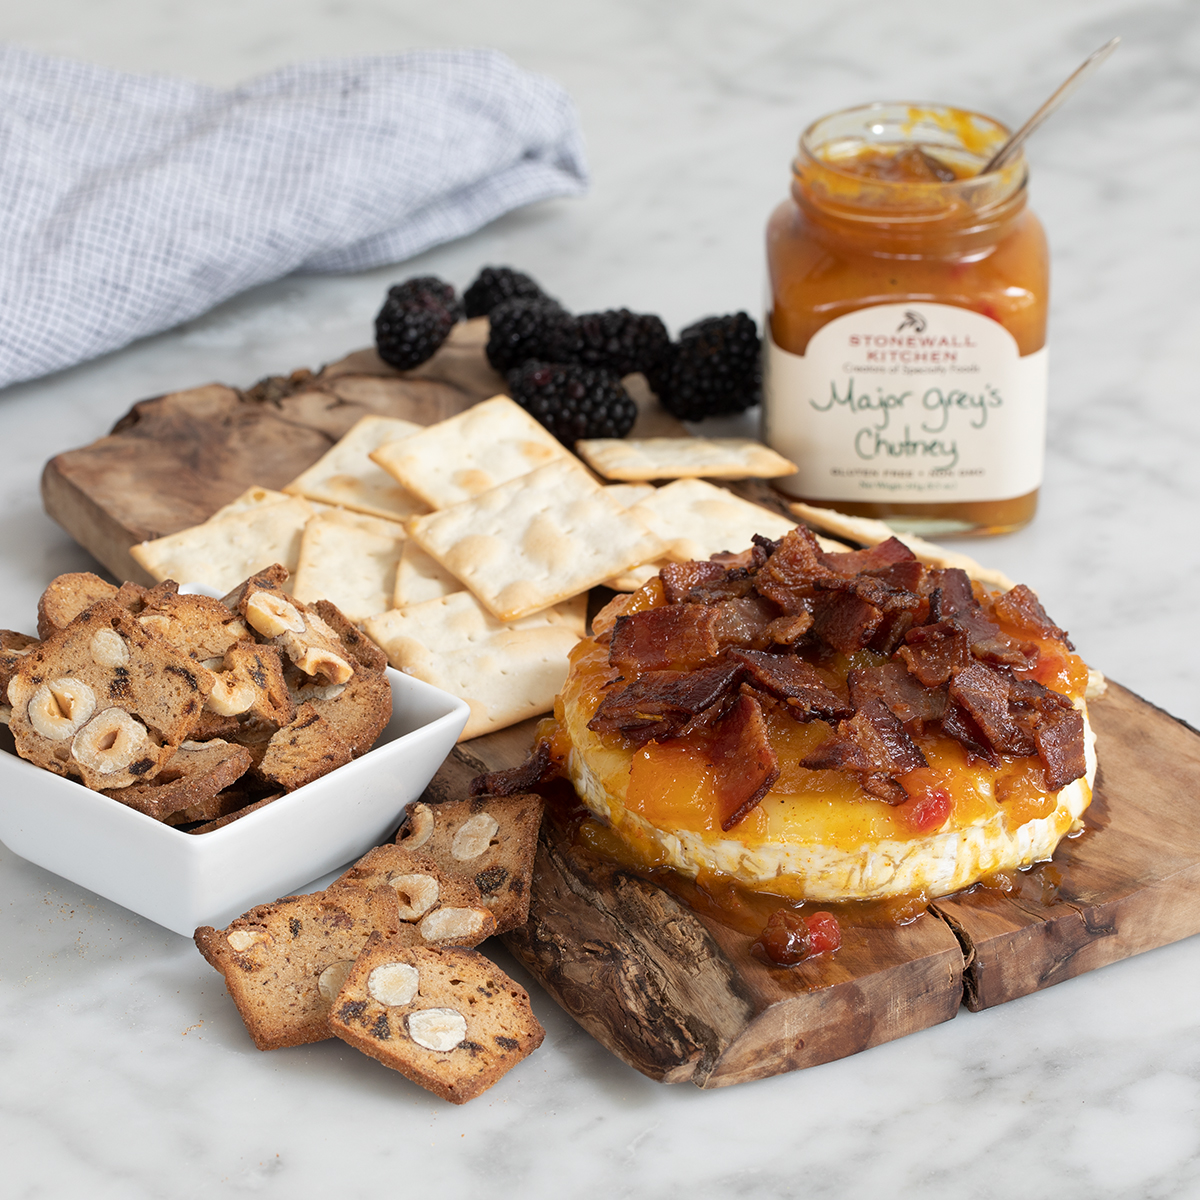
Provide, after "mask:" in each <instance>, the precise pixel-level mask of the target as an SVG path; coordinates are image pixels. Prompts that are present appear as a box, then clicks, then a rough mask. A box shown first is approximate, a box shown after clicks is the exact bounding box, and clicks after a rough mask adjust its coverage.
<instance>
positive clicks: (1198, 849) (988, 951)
mask: <svg viewBox="0 0 1200 1200" xmlns="http://www.w3.org/2000/svg"><path fill="white" fill-rule="evenodd" d="M1089 707H1090V712H1091V717H1092V724H1093V726H1094V728H1095V730H1096V736H1097V739H1098V747H1099V754H1100V771H1099V775H1098V778H1097V781H1096V788H1095V799H1094V801H1093V807H1092V808H1091V809H1090V810H1089V814H1088V828H1087V830H1086V831H1085V832H1084V833H1083V834H1082V835H1080V836H1079V837H1077V838H1071V839H1068V840H1066V841H1065V842H1063V844H1062V845H1061V846H1060V847H1059V850H1058V852H1057V853H1056V855H1055V857H1054V861H1053V862H1052V863H1047V864H1041V865H1039V866H1037V867H1035V868H1034V869H1033V870H1032V871H1030V872H1028V873H1027V874H1025V875H1023V876H1022V878H1021V886H1020V887H1019V889H1018V890H1017V891H1015V892H1013V893H1010V894H1006V893H1003V892H999V891H995V890H990V889H976V890H974V891H971V892H967V893H964V894H962V895H960V896H957V897H953V898H948V899H944V900H938V901H936V902H935V903H933V904H932V905H930V907H929V909H928V911H927V912H926V913H925V914H924V915H922V916H921V917H919V918H918V919H917V920H916V921H915V922H914V923H913V924H911V925H905V926H900V927H883V928H879V927H875V928H870V927H868V928H855V927H853V926H852V925H848V924H846V925H844V926H843V934H844V941H843V945H842V948H841V949H840V950H838V951H837V952H836V953H835V954H833V955H832V956H827V957H823V958H819V959H817V960H814V961H813V962H810V963H801V964H800V965H799V966H797V967H793V968H790V969H783V968H777V967H771V966H768V965H766V964H765V963H763V962H760V961H759V960H758V959H756V958H754V957H753V956H752V955H751V954H750V939H749V938H748V937H747V936H746V935H744V934H742V933H738V932H735V931H734V930H732V929H729V928H727V927H726V926H724V925H722V924H721V923H720V922H718V921H717V920H715V919H713V918H712V917H710V916H708V915H706V914H704V913H699V912H695V911H693V910H691V909H689V908H687V907H686V906H684V905H683V904H681V903H680V902H679V901H678V900H676V899H675V898H674V896H672V895H671V894H670V893H668V892H666V891H664V890H663V889H662V888H660V887H658V886H656V885H655V884H654V883H652V882H649V881H647V880H645V879H642V878H639V877H638V876H637V875H636V874H633V873H631V872H629V871H625V870H621V869H619V868H614V867H612V866H610V865H608V864H606V863H603V862H601V861H599V860H595V859H593V858H592V857H590V856H589V855H588V854H587V853H586V852H584V851H581V850H580V849H578V848H577V847H571V846H569V845H566V844H564V840H563V838H562V835H560V834H559V833H558V832H557V831H556V827H555V826H553V825H552V824H550V823H547V824H546V825H545V826H544V827H543V830H542V839H541V843H540V845H539V848H538V856H537V861H536V866H535V872H534V881H533V900H532V906H531V916H530V921H529V924H528V925H527V926H525V928H523V929H521V930H518V931H516V932H514V933H511V934H508V935H507V936H506V938H505V941H506V943H507V945H508V947H509V949H510V950H511V951H512V952H513V953H514V954H515V955H516V957H517V958H518V959H520V961H521V962H522V963H523V964H524V965H525V966H526V967H527V968H528V969H529V970H530V971H531V972H532V974H533V975H534V976H536V978H537V979H538V981H539V982H540V983H541V984H542V986H543V987H544V988H545V989H546V990H547V991H548V992H549V993H550V994H551V995H552V996H553V997H554V998H555V999H556V1000H557V1001H558V1002H559V1003H560V1004H561V1005H562V1006H563V1008H565V1009H566V1010H567V1011H568V1012H569V1013H570V1014H571V1015H572V1016H573V1017H574V1018H575V1019H576V1020H577V1021H578V1022H579V1023H580V1024H581V1025H582V1026H583V1027H584V1028H585V1029H586V1030H587V1031H588V1032H589V1033H591V1034H592V1035H593V1036H594V1037H595V1038H596V1039H597V1040H598V1041H599V1042H601V1043H602V1044H603V1045H605V1046H607V1047H608V1049H610V1050H611V1051H612V1052H613V1053H614V1054H616V1055H617V1056H618V1057H620V1058H622V1059H623V1060H624V1061H625V1062H627V1063H629V1065H630V1066H633V1067H636V1068H637V1069H638V1070H639V1071H642V1072H643V1073H644V1074H646V1075H649V1076H650V1077H651V1078H654V1079H660V1080H662V1081H663V1082H665V1083H679V1082H683V1081H685V1080H687V1081H690V1082H692V1083H695V1084H696V1085H697V1086H700V1087H722V1086H725V1085H727V1084H731V1083H741V1082H744V1081H746V1080H750V1079H761V1078H764V1077H766V1076H769V1075H777V1074H780V1073H781V1072H784V1071H791V1070H795V1069H797V1068H800V1067H809V1066H815V1065H816V1064H818V1063H823V1062H829V1061H831V1060H833V1059H837V1058H843V1057H845V1056H846V1055H848V1054H854V1053H856V1052H857V1051H859V1050H865V1049H867V1048H868V1047H870V1046H875V1045H878V1044H880V1043H882V1042H886V1041H891V1040H892V1039H893V1038H897V1037H901V1036H903V1035H904V1034H906V1033H913V1032H915V1031H917V1030H919V1029H925V1028H928V1027H929V1026H931V1025H936V1024H938V1023H939V1022H941V1021H948V1020H950V1019H951V1018H952V1017H954V1016H955V1015H956V1014H957V1013H958V1012H959V1009H960V1005H961V1004H962V1003H963V1001H964V1000H965V1002H966V1005H967V1007H968V1008H969V1009H972V1010H975V1011H978V1010H979V1009H983V1008H989V1007H991V1006H993V1005H996V1004H1002V1003H1003V1002H1004V1001H1006V1000H1012V999H1015V998H1016V997H1018V996H1024V995H1028V994H1029V993H1031V992H1035V991H1038V990H1040V989H1041V988H1045V987H1050V986H1051V985H1052V984H1055V983H1059V982H1061V981H1062V980H1064V979H1070V978H1072V977H1073V976H1075V975H1080V974H1083V973H1084V972H1086V971H1091V970H1094V969H1095V968H1096V967H1101V966H1105V965H1106V964H1108V963H1111V962H1116V961H1118V960H1120V959H1122V958H1128V957H1130V956H1131V955H1134V954H1140V953H1141V952H1143V951H1145V950H1152V949H1154V948H1155V947H1156V946H1163V945H1166V944H1168V943H1170V942H1174V941H1178V940H1179V939H1181V938H1184V937H1188V936H1190V935H1191V934H1194V933H1200V734H1197V732H1196V731H1195V730H1193V729H1191V728H1190V727H1188V726H1187V725H1184V724H1183V723H1182V722H1180V721H1177V720H1176V719H1175V718H1173V717H1171V716H1169V715H1168V714H1167V713H1164V712H1162V711H1161V710H1160V709H1157V708H1155V707H1154V706H1153V705H1151V704H1148V703H1146V701H1144V700H1142V699H1141V698H1140V697H1138V696H1136V695H1134V694H1133V693H1132V692H1129V691H1127V690H1126V689H1125V688H1122V687H1120V686H1119V685H1117V684H1110V685H1109V689H1108V693H1107V694H1106V695H1105V696H1104V697H1102V698H1101V699H1098V700H1095V701H1093V702H1092V703H1091V705H1090V706H1089ZM532 730H533V722H526V724H525V725H522V726H517V727H515V728H513V729H511V730H504V731H503V732H501V733H498V734H492V735H490V736H487V737H482V738H476V739H475V740H473V741H471V742H467V743H464V744H463V745H462V746H460V747H458V748H457V749H456V750H455V751H454V753H453V754H452V755H451V757H450V758H449V759H448V760H447V762H446V764H445V765H444V766H443V768H442V770H441V771H440V772H439V773H438V775H437V777H436V778H435V780H434V782H433V783H432V784H431V785H430V798H431V799H433V800H443V799H448V798H450V797H455V796H461V795H463V794H464V793H465V789H466V787H467V785H468V783H469V781H470V779H471V778H472V777H473V776H474V775H475V774H478V773H480V772H482V771H485V770H487V771H491V770H498V769H501V768H503V767H508V766H513V765H515V764H516V763H518V762H520V761H521V760H522V758H523V756H524V753H525V751H526V750H527V749H528V747H529V744H530V741H531V738H532ZM968 1019H969V1018H968Z"/></svg>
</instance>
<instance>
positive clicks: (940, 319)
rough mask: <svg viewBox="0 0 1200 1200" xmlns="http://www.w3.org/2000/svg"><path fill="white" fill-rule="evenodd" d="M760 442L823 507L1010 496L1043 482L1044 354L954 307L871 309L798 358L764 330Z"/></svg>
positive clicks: (789, 482)
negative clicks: (793, 469) (1027, 350)
mask: <svg viewBox="0 0 1200 1200" xmlns="http://www.w3.org/2000/svg"><path fill="white" fill-rule="evenodd" d="M765 327H766V330H767V336H766V339H765V362H764V376H763V422H764V428H763V434H764V438H765V440H766V442H767V444H768V445H770V446H773V447H774V448H775V449H776V450H778V451H779V452H780V453H781V454H784V455H786V456H787V457H788V458H790V459H791V460H792V461H793V462H794V463H795V464H796V465H797V467H798V468H799V470H798V471H797V473H796V474H795V475H790V476H788V477H787V478H786V479H777V480H775V481H774V482H775V483H776V484H777V486H779V487H782V488H783V489H784V491H787V492H790V493H792V494H793V495H796V496H808V497H810V498H812V499H817V500H860V501H895V500H902V501H919V502H923V503H930V504H936V503H953V502H955V501H971V500H1008V499H1011V498H1012V497H1014V496H1023V495H1025V494H1026V493H1027V492H1031V491H1033V490H1034V489H1035V488H1036V487H1038V486H1039V485H1040V484H1041V482H1042V462H1043V459H1044V456H1045V445H1046V377H1047V358H1046V350H1045V348H1044V347H1043V348H1042V349H1041V350H1038V351H1037V352H1036V353H1034V354H1027V355H1025V356H1024V357H1022V356H1021V354H1020V353H1019V351H1018V349H1017V343H1016V339H1015V338H1014V337H1013V336H1012V334H1011V333H1009V332H1008V330H1007V329H1005V328H1004V326H1003V325H1001V324H1000V323H999V322H998V321H993V320H991V318H989V317H985V316H982V315H981V314H979V313H977V312H972V311H971V310H970V309H966V308H957V307H955V306H954V305H950V304H925V303H921V302H918V303H915V304H914V303H909V304H878V305H875V306H873V307H871V308H862V309H858V310H857V311H856V312H852V313H847V314H846V316H844V317H838V318H837V319H836V320H834V321H830V322H829V324H828V325H825V326H822V328H821V329H819V330H818V331H817V333H816V334H814V335H813V338H812V340H811V341H810V342H809V343H808V348H807V349H806V351H805V353H804V354H792V353H790V352H789V351H787V350H782V349H780V348H779V347H778V346H777V345H776V344H775V341H774V339H773V338H772V337H771V333H770V329H771V325H770V320H769V318H768V320H767V321H766V322H765Z"/></svg>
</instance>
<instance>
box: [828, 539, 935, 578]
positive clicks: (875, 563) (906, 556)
mask: <svg viewBox="0 0 1200 1200" xmlns="http://www.w3.org/2000/svg"><path fill="white" fill-rule="evenodd" d="M821 562H822V563H823V564H824V565H825V566H827V567H828V568H829V569H830V570H832V571H836V572H837V573H838V574H839V575H843V576H847V575H861V574H865V573H872V572H876V571H884V570H887V568H889V567H891V566H893V565H894V564H895V563H902V562H916V563H917V565H918V566H920V565H921V564H920V562H918V560H917V556H916V555H915V554H914V553H913V552H912V551H911V550H910V549H909V548H908V547H907V546H906V545H905V544H904V543H903V542H902V541H900V539H899V538H894V537H890V538H888V540H887V541H886V542H879V543H878V544H877V545H875V546H868V547H867V548H866V549H865V550H843V551H838V552H836V553H832V554H827V553H825V552H824V551H822V553H821Z"/></svg>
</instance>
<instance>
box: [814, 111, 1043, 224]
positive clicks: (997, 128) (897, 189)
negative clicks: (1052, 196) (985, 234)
mask: <svg viewBox="0 0 1200 1200" xmlns="http://www.w3.org/2000/svg"><path fill="white" fill-rule="evenodd" d="M1009 136H1010V133H1009V130H1008V127H1007V126H1006V125H1004V124H1003V123H1002V122H1000V121H998V120H997V119H996V118H995V117H990V116H988V115H987V114H986V113H977V112H974V111H972V110H970V109H965V108H959V107H957V106H954V105H949V104H938V103H917V102H909V101H875V102H872V103H870V104H860V105H855V106H853V107H851V108H845V109H840V110H838V111H837V112H832V113H827V114H826V115H825V116H823V117H819V118H818V119H817V120H815V121H813V122H812V124H810V125H809V126H808V127H807V128H806V129H805V130H804V132H803V133H802V134H801V136H800V145H799V154H798V155H797V158H796V159H795V161H794V162H793V164H792V169H793V174H794V175H795V176H796V177H797V180H798V182H799V181H801V180H802V179H804V178H807V184H806V185H805V186H806V187H813V186H818V184H817V181H818V179H819V178H820V176H822V175H823V176H824V178H825V180H826V181H827V187H826V188H822V189H821V190H822V191H828V193H829V194H828V195H827V196H826V197H825V202H824V205H823V207H824V206H825V205H830V206H832V207H833V208H835V209H836V210H838V211H839V213H840V214H841V215H842V217H843V218H847V219H850V220H874V221H877V220H881V219H886V220H889V221H898V222H900V223H902V224H908V223H914V224H923V223H925V222H927V221H929V220H936V219H938V217H939V216H940V214H941V213H942V212H944V206H945V205H947V204H949V205H956V206H964V205H965V206H966V207H967V208H969V209H973V210H974V211H975V212H976V213H977V214H978V215H980V216H983V215H984V214H986V213H988V212H991V211H994V210H996V209H1002V208H1005V207H1007V206H1008V205H1009V204H1010V203H1012V202H1014V201H1016V200H1017V199H1018V198H1019V197H1021V196H1022V195H1023V193H1024V191H1025V187H1026V184H1027V182H1028V167H1027V164H1026V162H1025V158H1024V155H1023V154H1020V153H1018V154H1016V155H1015V156H1014V157H1013V158H1011V159H1010V160H1009V161H1008V162H1006V163H1005V164H1004V165H1003V166H1002V167H1000V168H999V170H996V171H989V172H986V173H984V172H982V171H977V173H975V174H968V175H963V176H960V177H959V178H957V179H954V180H946V181H942V180H890V179H877V178H874V177H866V176H863V175H862V174H860V173H858V172H854V171H851V170H847V169H846V168H845V167H843V166H839V164H838V161H837V157H836V156H827V155H826V154H824V153H822V151H823V150H825V149H826V148H827V147H829V146H830V145H834V144H837V143H838V142H841V143H844V144H845V145H846V146H847V147H851V148H852V147H854V146H855V145H857V146H859V147H868V146H871V145H872V144H875V145H879V146H885V145H886V146H896V145H914V146H921V147H922V148H927V149H929V150H930V151H933V152H935V153H936V152H938V151H939V150H940V151H942V152H944V153H950V154H953V155H954V157H955V159H958V160H962V161H964V162H965V163H966V164H967V165H970V164H971V163H972V162H973V163H974V164H976V165H977V167H982V166H984V165H986V163H987V162H988V160H990V158H991V157H992V156H993V155H994V154H995V152H996V150H998V149H999V148H1000V146H1001V145H1003V144H1004V142H1005V141H1007V139H1008V137H1009ZM893 206H895V209H894V210H893ZM889 210H893V211H889ZM885 214H886V215H885Z"/></svg>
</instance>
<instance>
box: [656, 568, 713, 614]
mask: <svg viewBox="0 0 1200 1200" xmlns="http://www.w3.org/2000/svg"><path fill="white" fill-rule="evenodd" d="M729 573H730V572H729V568H728V567H726V566H725V565H724V564H722V563H719V562H711V561H709V562H699V561H695V562H685V563H667V565H666V566H665V567H663V569H662V570H661V571H660V572H659V574H660V575H661V576H662V582H663V591H664V593H665V594H666V597H667V603H668V604H678V603H680V602H681V601H684V600H687V599H688V593H689V592H691V590H692V589H693V588H695V587H700V586H702V585H704V584H719V583H723V582H724V581H725V579H726V577H727V576H728V575H729Z"/></svg>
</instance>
